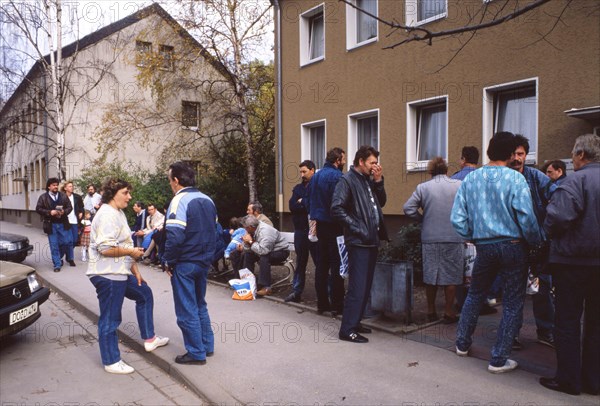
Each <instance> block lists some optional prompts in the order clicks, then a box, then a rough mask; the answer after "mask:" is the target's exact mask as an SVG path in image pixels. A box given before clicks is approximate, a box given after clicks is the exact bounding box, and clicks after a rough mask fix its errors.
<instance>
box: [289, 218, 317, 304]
mask: <svg viewBox="0 0 600 406" xmlns="http://www.w3.org/2000/svg"><path fill="white" fill-rule="evenodd" d="M294 250H295V251H296V272H294V280H293V282H292V287H293V289H294V293H295V294H296V295H301V294H302V292H304V283H305V281H306V265H308V254H309V253H310V256H311V258H312V260H313V264H315V266H316V265H317V261H318V259H317V243H316V242H311V241H310V240H309V239H308V230H296V231H294Z"/></svg>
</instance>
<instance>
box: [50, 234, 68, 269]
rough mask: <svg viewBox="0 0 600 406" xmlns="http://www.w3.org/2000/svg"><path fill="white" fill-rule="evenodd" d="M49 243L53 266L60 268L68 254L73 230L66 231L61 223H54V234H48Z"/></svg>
mask: <svg viewBox="0 0 600 406" xmlns="http://www.w3.org/2000/svg"><path fill="white" fill-rule="evenodd" d="M48 243H49V245H50V254H51V255H52V264H53V265H54V268H60V267H61V266H62V263H61V258H62V255H64V254H65V253H66V252H67V249H68V247H69V244H70V243H71V230H65V226H64V225H63V224H61V223H52V234H48Z"/></svg>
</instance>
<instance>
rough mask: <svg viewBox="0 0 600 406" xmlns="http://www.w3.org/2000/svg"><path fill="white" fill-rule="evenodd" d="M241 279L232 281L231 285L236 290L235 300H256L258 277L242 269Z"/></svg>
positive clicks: (233, 297) (246, 269)
mask: <svg viewBox="0 0 600 406" xmlns="http://www.w3.org/2000/svg"><path fill="white" fill-rule="evenodd" d="M239 273H240V279H230V280H229V285H230V286H231V287H232V288H233V289H235V292H234V293H233V296H232V297H231V298H232V299H233V300H254V299H256V277H255V276H254V274H253V273H252V272H251V271H250V270H249V269H248V268H244V269H240V271H239Z"/></svg>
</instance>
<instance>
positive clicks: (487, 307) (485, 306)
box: [479, 303, 498, 316]
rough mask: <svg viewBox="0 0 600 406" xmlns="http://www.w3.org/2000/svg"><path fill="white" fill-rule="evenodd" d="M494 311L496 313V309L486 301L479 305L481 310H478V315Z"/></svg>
mask: <svg viewBox="0 0 600 406" xmlns="http://www.w3.org/2000/svg"><path fill="white" fill-rule="evenodd" d="M494 313H498V309H496V308H495V307H492V306H490V305H489V304H487V303H484V304H483V306H482V307H481V310H480V311H479V315H480V316H485V315H486V314H494Z"/></svg>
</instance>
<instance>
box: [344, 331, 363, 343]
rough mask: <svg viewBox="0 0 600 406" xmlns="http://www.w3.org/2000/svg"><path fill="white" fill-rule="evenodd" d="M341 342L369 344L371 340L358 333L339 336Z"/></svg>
mask: <svg viewBox="0 0 600 406" xmlns="http://www.w3.org/2000/svg"><path fill="white" fill-rule="evenodd" d="M339 337H340V340H342V341H350V342H351V343H361V344H362V343H368V342H369V339H368V338H367V337H363V336H361V335H360V334H358V333H350V334H348V335H343V334H342V333H340V334H339Z"/></svg>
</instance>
